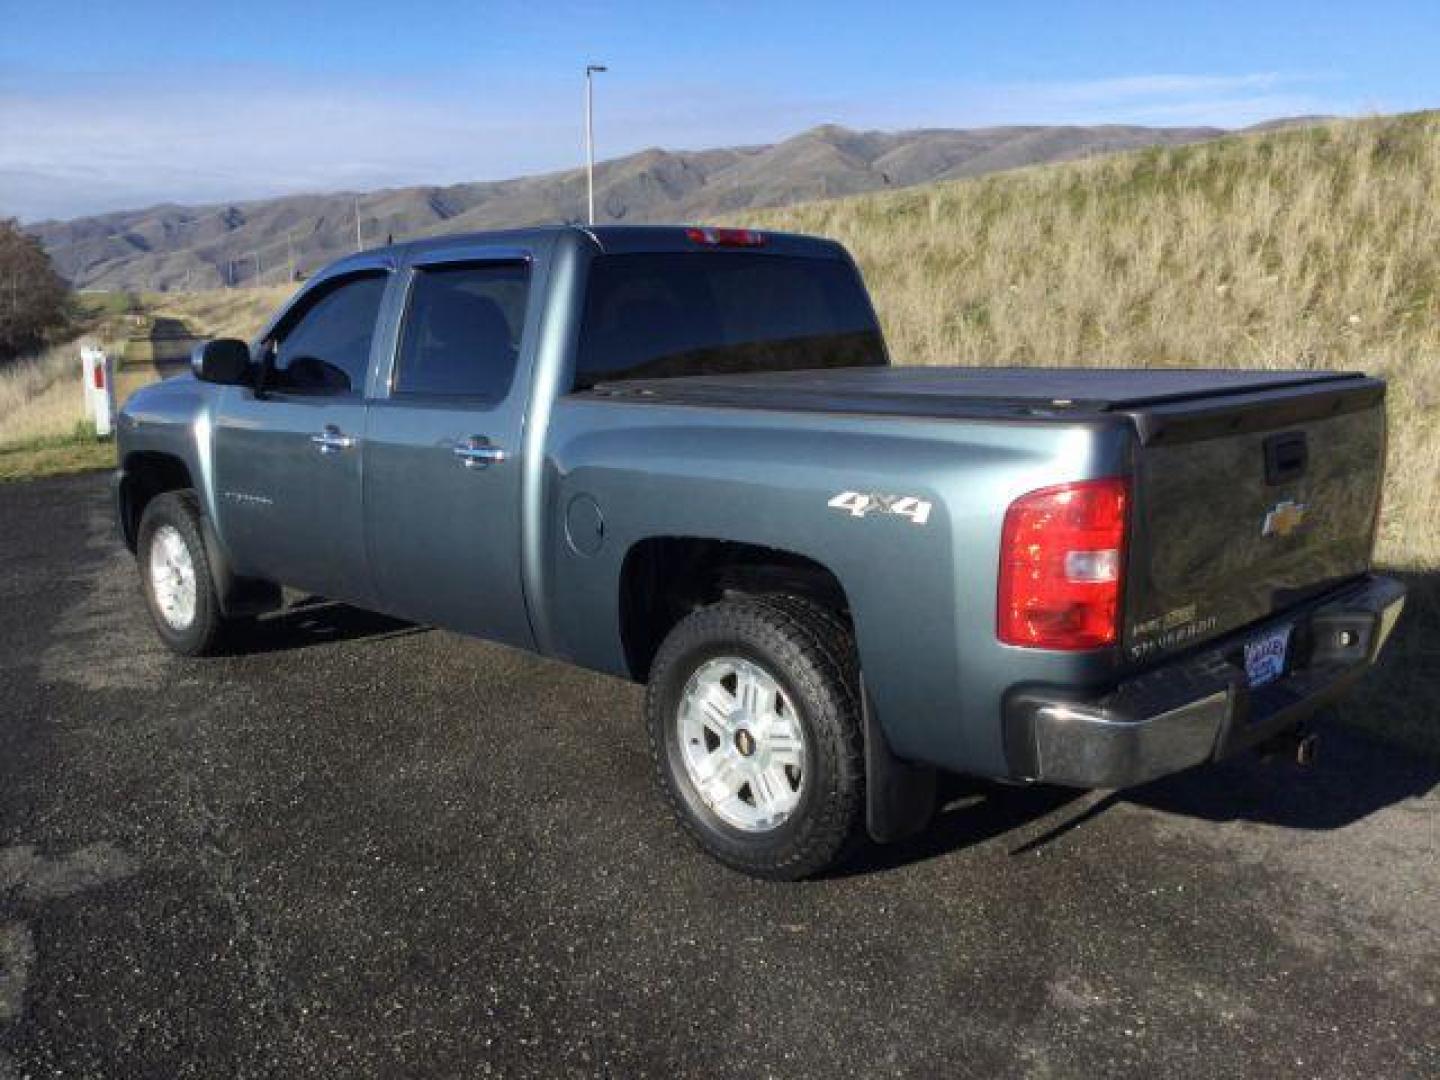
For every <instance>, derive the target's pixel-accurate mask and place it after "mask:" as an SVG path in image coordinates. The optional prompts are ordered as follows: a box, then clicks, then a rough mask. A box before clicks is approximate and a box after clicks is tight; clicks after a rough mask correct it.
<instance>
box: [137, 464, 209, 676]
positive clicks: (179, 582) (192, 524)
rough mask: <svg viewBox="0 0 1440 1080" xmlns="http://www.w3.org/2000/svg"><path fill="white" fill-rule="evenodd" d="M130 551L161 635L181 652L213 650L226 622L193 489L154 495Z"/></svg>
mask: <svg viewBox="0 0 1440 1080" xmlns="http://www.w3.org/2000/svg"><path fill="white" fill-rule="evenodd" d="M136 540H137V543H136V546H135V557H136V561H137V563H138V564H139V568H140V583H141V587H142V589H143V590H144V593H145V602H146V606H148V607H149V609H150V617H151V618H152V619H153V620H154V622H155V630H156V632H157V633H159V635H160V639H161V640H162V641H164V642H165V644H166V645H168V646H169V647H170V648H171V649H172V650H173V651H175V652H177V653H179V654H180V655H182V656H205V655H207V654H209V653H213V652H215V651H216V650H217V649H218V648H219V646H220V639H221V636H222V634H223V631H224V628H225V621H224V619H223V617H222V616H221V613H220V597H219V596H218V595H217V594H216V591H215V581H214V578H213V577H212V576H211V573H210V560H209V557H208V556H207V555H206V553H205V541H204V538H203V537H202V536H201V532H200V510H199V504H198V503H197V501H196V498H195V494H194V492H191V491H171V492H166V493H165V494H163V495H157V496H155V498H153V499H151V500H150V502H149V503H148V504H147V505H146V507H145V513H144V514H142V515H141V517H140V529H139V532H138V535H137V537H136Z"/></svg>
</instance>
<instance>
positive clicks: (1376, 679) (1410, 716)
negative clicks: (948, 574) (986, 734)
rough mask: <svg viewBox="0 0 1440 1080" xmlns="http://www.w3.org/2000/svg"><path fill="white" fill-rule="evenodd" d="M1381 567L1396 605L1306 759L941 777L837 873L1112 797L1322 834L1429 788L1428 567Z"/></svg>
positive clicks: (1019, 843) (1049, 837)
mask: <svg viewBox="0 0 1440 1080" xmlns="http://www.w3.org/2000/svg"><path fill="white" fill-rule="evenodd" d="M1385 572H1386V573H1392V574H1394V575H1395V576H1397V577H1399V578H1401V579H1402V580H1404V582H1405V584H1406V587H1407V588H1408V589H1409V591H1410V592H1409V597H1408V599H1407V601H1406V611H1405V614H1404V616H1403V617H1402V618H1401V620H1400V624H1399V626H1398V627H1397V628H1396V632H1395V637H1394V638H1393V640H1392V641H1391V642H1390V643H1389V645H1388V646H1387V648H1386V651H1385V653H1384V654H1383V655H1382V657H1381V660H1380V663H1379V664H1378V665H1377V667H1376V670H1375V671H1373V672H1371V673H1370V674H1369V675H1368V676H1367V677H1366V679H1365V680H1364V681H1363V682H1362V683H1361V684H1360V685H1359V686H1358V687H1357V688H1356V689H1355V691H1354V693H1352V694H1351V695H1350V697H1348V698H1347V699H1346V700H1345V701H1343V702H1342V703H1341V704H1339V705H1338V706H1336V707H1335V708H1333V709H1330V710H1327V711H1325V712H1324V713H1322V714H1321V715H1320V716H1318V717H1316V719H1315V720H1314V722H1312V723H1311V724H1310V725H1309V729H1310V730H1312V731H1315V732H1316V733H1317V734H1318V735H1319V736H1320V738H1319V744H1318V750H1319V752H1318V755H1317V759H1316V762H1315V764H1314V765H1312V766H1310V767H1309V768H1300V767H1299V766H1297V765H1295V764H1294V763H1293V762H1291V761H1288V760H1278V759H1276V760H1271V761H1263V760H1262V759H1261V758H1260V757H1259V756H1258V755H1256V754H1254V753H1247V754H1242V755H1239V756H1237V757H1235V758H1232V759H1230V760H1228V761H1223V762H1220V763H1218V764H1213V765H1205V766H1201V767H1199V768H1195V769H1190V770H1188V771H1186V772H1183V773H1178V774H1176V775H1174V776H1168V777H1165V778H1164V779H1161V780H1157V781H1155V782H1153V783H1150V784H1145V785H1143V786H1141V787H1137V788H1131V789H1128V790H1125V791H1116V792H1110V793H1108V794H1104V795H1099V794H1096V793H1092V792H1088V791H1077V790H1074V789H1070V788H1055V787H1046V786H1044V785H1036V786H1034V787H1015V786H1006V785H1002V784H992V783H984V782H980V781H973V780H967V779H965V778H963V777H945V778H943V780H942V782H941V791H940V799H939V805H940V809H939V811H938V812H937V814H936V816H935V819H934V820H933V821H932V822H931V824H930V826H929V828H927V829H926V830H925V831H924V832H923V833H921V834H920V835H919V836H916V837H913V838H911V839H910V840H906V841H903V842H901V843H898V844H892V845H890V846H887V847H878V846H870V847H868V848H866V849H865V850H864V851H862V852H861V853H860V855H859V856H858V857H857V858H856V859H854V860H852V861H851V863H850V865H849V866H847V867H846V868H845V869H844V870H842V871H840V873H841V874H842V875H846V876H848V875H854V874H864V873H870V872H874V871H877V870H886V869H893V868H896V867H899V866H904V865H906V864H909V863H914V862H923V861H925V860H927V859H932V858H936V857H937V856H942V855H946V854H949V853H950V852H953V851H958V850H960V849H962V848H966V847H970V846H972V845H976V844H980V843H983V842H985V841H987V840H992V839H994V838H996V837H1001V836H1005V835H1006V834H1009V833H1014V834H1015V836H1014V842H1013V843H1012V844H1011V845H1010V853H1011V854H1012V855H1023V854H1025V853H1027V852H1031V851H1035V850H1037V849H1039V848H1043V847H1045V846H1046V845H1048V844H1051V843H1053V842H1055V841H1056V840H1058V839H1060V838H1061V837H1063V836H1065V835H1066V834H1068V833H1071V832H1074V831H1077V830H1081V829H1084V828H1085V826H1087V825H1088V824H1090V823H1091V822H1093V821H1095V820H1096V819H1097V818H1099V817H1100V816H1102V815H1103V814H1105V813H1106V812H1107V811H1109V810H1111V809H1113V808H1114V807H1116V806H1117V805H1120V804H1122V803H1129V804H1131V805H1134V806H1143V807H1146V808H1149V809H1151V810H1157V811H1160V812H1162V813H1166V814H1174V815H1177V816H1181V817H1189V818H1195V819H1199V820H1202V821H1211V822H1217V823H1219V822H1228V821H1250V822H1255V823H1258V824H1264V825H1271V826H1276V827H1279V828H1285V829H1296V830H1302V831H1328V830H1333V829H1341V828H1344V827H1346V826H1347V825H1351V824H1353V823H1355V822H1357V821H1360V820H1361V819H1363V818H1366V817H1369V816H1370V815H1371V814H1373V813H1375V812H1377V811H1379V810H1383V809H1384V808H1385V807H1388V806H1392V805H1394V804H1396V803H1399V802H1402V801H1404V800H1406V799H1416V798H1421V797H1423V796H1425V795H1427V794H1429V793H1430V792H1432V791H1434V790H1435V789H1436V788H1437V787H1440V753H1437V751H1440V574H1437V573H1433V572H1432V573H1415V572H1404V571H1400V572H1397V571H1393V570H1387V571H1385ZM1365 732H1373V733H1376V734H1377V735H1380V736H1383V737H1385V738H1387V739H1390V740H1393V742H1392V741H1379V740H1378V739H1376V738H1374V737H1371V736H1370V735H1367V734H1365ZM1402 744H1403V745H1402ZM1407 747H1409V748H1407ZM1046 819H1053V820H1049V821H1047V820H1046ZM1037 827H1038V828H1037Z"/></svg>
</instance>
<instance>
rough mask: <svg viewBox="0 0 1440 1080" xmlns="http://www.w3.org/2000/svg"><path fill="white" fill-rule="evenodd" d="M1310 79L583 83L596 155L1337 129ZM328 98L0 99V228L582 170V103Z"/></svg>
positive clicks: (481, 96)
mask: <svg viewBox="0 0 1440 1080" xmlns="http://www.w3.org/2000/svg"><path fill="white" fill-rule="evenodd" d="M1315 82H1316V80H1315V79H1314V78H1313V77H1309V76H1296V75H1284V74H1279V73H1258V74H1246V75H1235V76H1214V75H1184V74H1151V75H1130V76H1123V77H1116V78H1102V79H1093V80H1085V81H1056V82H1030V83H1016V84H978V83H944V84H930V83H920V82H913V83H910V84H907V85H904V86H897V87H895V88H894V91H893V93H889V94H886V95H885V96H884V97H883V98H882V97H876V96H865V97H860V96H854V97H847V96H826V95H825V94H824V93H823V91H817V92H816V93H814V94H809V95H796V94H795V93H794V92H792V91H788V90H783V89H780V88H778V87H770V86H762V85H755V84H751V85H749V86H744V85H742V86H740V87H737V86H735V85H734V84H731V83H723V82H720V81H716V82H714V83H710V82H704V81H697V82H695V83H693V84H690V85H674V84H667V85H666V86H665V87H664V88H663V90H660V89H658V88H657V87H656V86H655V85H654V84H653V83H648V82H645V81H644V80H638V79H624V78H621V79H614V80H612V81H609V82H607V81H604V80H602V82H601V83H600V84H599V95H600V96H599V100H600V109H599V110H598V124H597V127H598V137H599V145H600V150H601V156H602V157H606V156H613V155H616V154H622V153H628V152H631V151H634V150H637V149H641V148H643V147H647V146H667V147H684V148H691V149H693V148H701V147H707V146H725V145H737V144H743V143H757V142H769V141H773V140H775V139H778V138H783V137H785V136H787V135H790V134H794V133H795V132H797V131H799V130H801V129H803V128H805V127H808V126H811V125H814V124H818V123H824V122H832V121H833V122H838V123H843V124H849V125H852V126H857V127H920V126H953V127H961V126H981V125H986V124H1012V123H1152V124H1217V125H1220V126H1240V125H1244V124H1248V123H1253V122H1255V121H1257V120H1262V119H1269V118H1272V117H1275V116H1279V115H1290V114H1295V113H1301V112H1317V111H1338V110H1336V108H1335V106H1334V105H1333V103H1330V102H1326V101H1323V100H1320V99H1319V98H1317V97H1315V96H1313V95H1312V94H1311V93H1310V92H1308V88H1309V87H1310V86H1312V85H1313V84H1314V83H1315ZM337 86H338V84H337V83H335V82H328V81H324V80H321V79H319V78H315V77H308V78H303V79H301V78H296V77H294V76H289V75H283V74H279V73H276V72H274V71H267V70H264V69H230V70H218V71H217V70H214V69H208V70H204V71H191V72H177V73H175V74H174V75H173V76H169V77H167V78H165V79H163V80H161V79H156V78H123V79H122V78H118V77H115V76H109V77H100V76H90V77H87V78H77V79H75V80H72V81H70V82H68V83H59V82H56V81H55V80H54V78H53V77H47V78H29V79H25V78H22V77H20V76H19V75H17V74H16V73H14V72H11V73H8V74H7V75H6V76H5V77H4V78H3V81H0V215H18V216H20V217H22V218H23V219H26V220H37V219H40V218H44V217H68V216H73V215H76V214H83V213H93V212H97V211H103V210H113V209H121V208H131V207H136V206H144V205H149V204H152V203H156V202H165V201H175V202H185V203H208V202H227V201H235V200H243V199H247V198H262V197H266V196H270V195H276V194H288V193H295V192H301V191H335V190H343V189H374V188H378V187H387V186H399V185H405V184H423V183H436V184H440V183H454V182H458V181H465V180H485V179H502V178H505V177H508V176H516V175H523V174H525V173H529V172H535V171H543V170H549V169H560V168H569V167H571V166H573V165H575V164H577V163H578V162H579V160H580V156H581V141H580V140H581V131H580V108H579V106H580V93H579V86H578V85H576V84H569V85H565V86H556V85H554V84H539V83H531V84H523V83H515V82H506V83H503V84H501V83H493V82H491V83H487V82H486V81H484V80H483V79H475V80H473V81H470V82H465V81H452V82H450V83H448V84H446V85H436V84H433V83H432V84H425V83H420V82H411V83H404V82H400V81H398V80H397V81H395V82H391V83H385V84H380V83H370V84H365V83H360V84H357V83H356V82H355V81H354V80H346V82H345V84H344V89H343V90H341V89H337Z"/></svg>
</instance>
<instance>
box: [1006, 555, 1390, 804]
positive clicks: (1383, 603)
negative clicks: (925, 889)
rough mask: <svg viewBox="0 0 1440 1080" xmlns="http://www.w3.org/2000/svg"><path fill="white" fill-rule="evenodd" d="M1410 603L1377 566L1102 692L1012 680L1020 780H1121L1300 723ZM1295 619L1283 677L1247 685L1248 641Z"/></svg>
mask: <svg viewBox="0 0 1440 1080" xmlns="http://www.w3.org/2000/svg"><path fill="white" fill-rule="evenodd" d="M1404 604H1405V587H1404V586H1403V585H1402V584H1400V582H1398V581H1396V580H1395V579H1393V578H1387V577H1381V576H1378V575H1372V576H1370V577H1367V578H1365V579H1364V580H1363V581H1361V582H1359V583H1358V584H1355V585H1351V586H1347V587H1346V588H1344V589H1342V590H1341V591H1339V592H1338V593H1336V594H1334V595H1332V596H1329V597H1326V598H1324V599H1322V600H1320V601H1318V602H1316V603H1315V604H1314V605H1313V606H1311V607H1309V608H1308V609H1304V610H1302V611H1300V612H1298V613H1295V612H1291V613H1287V614H1286V615H1285V616H1283V617H1280V618H1276V619H1273V620H1269V622H1268V623H1262V624H1260V625H1258V626H1251V627H1247V628H1246V629H1245V630H1244V631H1243V632H1241V633H1238V634H1235V635H1232V636H1230V637H1228V638H1225V639H1221V640H1220V641H1219V642H1216V643H1213V644H1212V645H1210V646H1208V647H1207V648H1205V649H1204V650H1203V651H1201V652H1200V653H1198V654H1195V655H1193V656H1189V657H1186V658H1184V659H1181V660H1177V661H1175V662H1172V663H1170V664H1165V665H1163V666H1161V667H1158V668H1155V669H1154V670H1151V671H1147V672H1145V673H1144V674H1143V675H1139V676H1136V677H1135V678H1133V679H1130V680H1127V681H1126V682H1123V683H1121V684H1120V685H1119V686H1117V687H1115V688H1113V689H1112V690H1110V691H1108V692H1105V693H1101V694H1092V695H1086V694H1076V693H1075V692H1073V691H1067V690H1065V689H1063V688H1059V687H1049V686H1034V687H1022V688H1018V689H1016V690H1013V691H1012V692H1011V693H1010V694H1009V695H1008V696H1007V698H1006V703H1005V721H1004V722H1005V749H1006V755H1007V757H1008V758H1009V761H1010V767H1011V773H1012V775H1013V776H1014V777H1015V778H1016V779H1023V780H1037V781H1044V782H1046V783H1055V784H1066V785H1070V786H1074V787H1100V788H1118V787H1130V786H1133V785H1135V784H1142V783H1144V782H1145V781H1147V780H1153V779H1155V778H1156V777H1159V776H1164V775H1166V774H1168V773H1173V772H1178V771H1180V770H1181V769H1186V768H1189V767H1190V766H1192V765H1199V764H1201V763H1203V762H1206V761H1213V760H1216V759H1219V758H1222V757H1226V756H1228V755H1230V754H1233V753H1235V752H1237V751H1238V750H1241V749H1244V748H1246V747H1248V746H1253V745H1254V744H1256V743H1259V742H1263V741H1264V740H1265V739H1267V738H1270V737H1271V736H1273V735H1275V734H1277V733H1278V732H1281V731H1284V730H1286V729H1288V728H1291V727H1294V726H1295V725H1296V724H1298V723H1299V722H1300V721H1302V720H1304V719H1305V718H1306V717H1307V716H1309V715H1310V714H1311V713H1313V712H1314V711H1315V710H1316V709H1318V708H1320V707H1321V706H1322V705H1325V704H1326V703H1328V702H1330V701H1333V700H1334V699H1335V698H1336V697H1338V696H1339V695H1341V694H1343V693H1344V692H1345V691H1346V690H1348V689H1349V688H1350V686H1351V685H1352V684H1353V683H1354V682H1355V681H1356V680H1357V679H1358V678H1359V677H1360V676H1361V675H1363V674H1364V673H1365V672H1366V671H1367V670H1369V669H1370V667H1371V666H1372V665H1373V664H1374V663H1375V660H1376V657H1377V656H1378V655H1379V653H1380V650H1381V648H1382V647H1383V646H1384V645H1385V642H1386V641H1387V640H1388V639H1389V637H1390V634H1391V632H1392V631H1393V630H1394V628H1395V623H1396V621H1397V620H1398V619H1399V617H1400V612H1401V610H1402V609H1403V607H1404ZM1287 623H1288V624H1291V625H1292V626H1293V627H1294V630H1293V632H1292V636H1291V649H1292V653H1291V659H1290V666H1289V669H1288V670H1287V671H1286V673H1285V675H1283V676H1282V677H1281V678H1279V679H1277V680H1275V681H1274V682H1271V683H1267V684H1266V685H1264V686H1261V687H1258V688H1255V689H1251V688H1250V687H1249V686H1247V685H1246V679H1245V670H1244V665H1243V662H1242V661H1241V660H1240V655H1239V654H1240V653H1241V651H1242V650H1243V648H1244V642H1245V641H1248V640H1250V639H1252V638H1253V637H1255V636H1256V635H1257V634H1261V633H1264V632H1265V630H1266V629H1267V628H1268V627H1280V626H1283V625H1285V624H1287Z"/></svg>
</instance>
